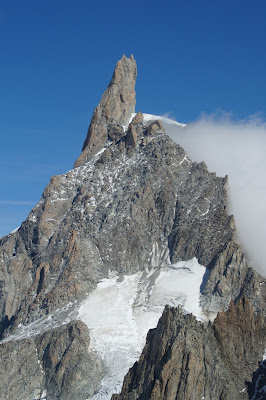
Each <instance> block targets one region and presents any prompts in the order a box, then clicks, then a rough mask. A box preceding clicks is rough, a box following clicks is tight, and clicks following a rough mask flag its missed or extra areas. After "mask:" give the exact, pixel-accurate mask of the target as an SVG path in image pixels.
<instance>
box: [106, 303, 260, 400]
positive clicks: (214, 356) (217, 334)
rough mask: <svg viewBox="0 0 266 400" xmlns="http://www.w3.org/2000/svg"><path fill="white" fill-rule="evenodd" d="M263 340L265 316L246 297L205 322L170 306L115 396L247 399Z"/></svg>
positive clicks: (124, 398)
mask: <svg viewBox="0 0 266 400" xmlns="http://www.w3.org/2000/svg"><path fill="white" fill-rule="evenodd" d="M265 339H266V333H265V321H264V318H263V317H262V316H261V315H256V314H255V312H254V310H253V307H252V305H251V304H250V303H249V302H248V301H247V299H245V298H243V299H241V300H240V301H239V302H238V303H237V304H236V305H234V304H233V303H231V304H230V307H229V309H228V311H227V312H221V313H219V314H218V316H217V318H216V319H215V321H214V323H213V324H209V325H207V326H206V325H203V324H202V323H200V322H198V321H196V318H195V317H193V316H192V315H184V314H183V312H182V310H181V309H176V308H170V307H166V309H165V311H164V313H163V315H162V317H161V319H160V321H159V323H158V326H157V328H156V329H153V330H151V331H150V332H149V333H148V336H147V341H146V345H145V347H144V350H143V352H142V354H141V356H140V360H139V361H138V362H136V363H135V364H134V366H133V367H132V368H131V370H130V371H129V373H128V374H127V376H126V377H125V380H124V384H123V389H122V392H121V394H120V395H113V396H112V400H129V399H130V400H137V399H138V400H144V399H154V400H162V399H164V400H174V399H180V400H199V399H205V400H214V399H220V400H231V399H235V400H241V399H248V392H247V388H246V386H245V383H246V380H249V379H250V378H251V376H252V372H253V370H254V368H256V364H257V360H258V359H259V358H260V357H261V345H262V344H263V343H264V342H265Z"/></svg>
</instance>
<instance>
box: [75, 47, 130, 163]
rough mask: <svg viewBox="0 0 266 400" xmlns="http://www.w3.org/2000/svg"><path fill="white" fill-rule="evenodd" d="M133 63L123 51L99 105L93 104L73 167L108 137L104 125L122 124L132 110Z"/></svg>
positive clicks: (106, 126)
mask: <svg viewBox="0 0 266 400" xmlns="http://www.w3.org/2000/svg"><path fill="white" fill-rule="evenodd" d="M136 77H137V65H136V61H135V60H134V57H133V55H131V56H130V57H129V58H127V57H126V56H125V55H123V57H122V58H121V60H119V61H118V62H117V64H116V67H115V71H114V74H113V77H112V79H111V82H110V83H109V85H108V87H107V89H106V90H105V92H104V94H103V96H102V98H101V101H100V103H99V105H98V106H97V107H96V108H95V110H94V113H93V116H92V120H91V123H90V126H89V129H88V133H87V137H86V140H85V142H84V145H83V148H82V153H81V154H80V156H79V158H78V159H77V161H76V163H75V166H74V167H79V166H80V165H83V164H85V163H86V161H87V160H88V159H89V158H90V157H91V156H92V155H94V154H95V153H97V151H99V150H100V149H101V148H102V146H103V145H104V143H105V142H106V141H107V139H108V128H110V126H112V125H117V124H119V125H126V124H128V122H129V119H130V116H131V114H132V113H134V112H135V104H136V100H135V96H136V93H135V83H136Z"/></svg>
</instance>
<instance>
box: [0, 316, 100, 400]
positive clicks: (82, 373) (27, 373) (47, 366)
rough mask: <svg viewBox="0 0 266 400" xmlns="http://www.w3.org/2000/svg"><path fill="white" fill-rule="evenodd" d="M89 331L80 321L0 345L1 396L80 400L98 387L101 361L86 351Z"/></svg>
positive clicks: (91, 393)
mask: <svg viewBox="0 0 266 400" xmlns="http://www.w3.org/2000/svg"><path fill="white" fill-rule="evenodd" d="M89 342H90V339H89V332H88V328H87V326H86V325H85V324H84V323H83V322H81V321H73V322H70V323H69V324H67V325H63V326H61V327H60V328H57V329H52V330H49V331H47V332H45V333H44V334H40V335H37V336H35V337H30V338H28V339H23V340H12V341H9V342H6V343H2V344H1V345H0V358H1V364H2V365H3V366H4V367H5V368H1V372H0V377H1V379H0V398H1V399H3V400H4V399H5V400H15V399H31V400H32V399H36V400H37V399H40V398H48V399H49V400H56V399H64V400H71V399H73V394H75V399H77V400H83V399H87V398H88V397H90V396H92V395H93V394H94V392H96V391H97V389H99V387H100V380H101V377H102V375H103V366H102V363H101V360H99V359H98V358H97V356H96V355H94V354H92V353H89V351H88V347H89Z"/></svg>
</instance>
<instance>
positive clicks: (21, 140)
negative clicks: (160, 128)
mask: <svg viewBox="0 0 266 400" xmlns="http://www.w3.org/2000/svg"><path fill="white" fill-rule="evenodd" d="M265 21H266V1H265V0H252V1H251V0H250V1H247V0H242V1H241V0H239V1H238V0H230V1H228V0H223V1H214V0H212V1H204V0H202V1H199V0H193V1H189V0H188V1H178V0H176V1H168V0H166V1H164V2H161V1H160V2H158V1H134V2H126V1H113V2H111V1H100V2H96V1H93V2H92V1H89V0H86V1H85V0H75V1H74V0H72V1H69V0H31V1H28V0H23V1H21V0H15V1H12V0H9V1H6V0H5V1H4V0H0V38H1V39H0V46H1V48H0V51H1V53H0V57H1V62H0V82H1V87H0V132H1V146H0V165H1V170H0V171H1V172H0V188H1V190H0V236H2V235H4V234H7V233H8V232H9V231H10V230H12V229H14V228H16V227H17V226H19V225H20V224H21V222H22V221H23V220H24V219H25V218H26V217H27V215H28V213H29V211H30V209H31V208H32V207H33V206H34V204H35V203H37V201H38V200H39V198H40V196H41V194H42V191H43V190H44V188H45V186H46V184H47V183H48V182H49V179H50V177H51V176H52V175H55V174H60V173H64V172H66V171H67V170H69V169H71V168H72V166H73V164H74V161H75V160H76V158H77V157H78V155H79V153H80V151H81V147H82V144H83V141H84V139H85V136H86V131H87V128H88V125H89V122H90V118H91V115H92V112H93V110H94V108H95V106H96V105H97V104H98V102H99V100H100V98H101V95H102V93H103V91H104V90H105V88H106V86H107V84H108V83H109V80H110V78H111V76H112V72H113V69H114V67H115V64H116V61H117V60H118V59H119V58H121V57H122V55H123V54H124V53H125V54H126V55H127V56H129V55H130V54H131V53H132V54H133V55H134V57H135V59H136V61H137V65H138V78H137V86H136V90H137V107H136V108H137V110H141V111H143V112H148V113H154V114H164V113H170V115H172V116H173V117H175V118H176V120H177V121H180V122H190V121H193V120H195V119H196V118H198V117H199V115H200V114H201V113H202V112H205V113H208V114H209V113H213V112H216V111H217V110H218V109H223V110H224V111H227V112H231V113H232V114H233V116H234V118H236V119H242V118H245V117H247V116H248V115H250V114H254V113H257V112H260V113H262V117H265V113H266V104H265V93H266V78H265V66H266V48H265V47H266V45H265V43H266V24H265ZM12 202H13V203H12ZM23 202H26V203H27V204H23Z"/></svg>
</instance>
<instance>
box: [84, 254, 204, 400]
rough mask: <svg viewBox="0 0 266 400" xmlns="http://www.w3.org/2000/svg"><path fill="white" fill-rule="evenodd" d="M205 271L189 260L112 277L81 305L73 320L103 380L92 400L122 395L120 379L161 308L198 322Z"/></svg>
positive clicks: (195, 261)
mask: <svg viewBox="0 0 266 400" xmlns="http://www.w3.org/2000/svg"><path fill="white" fill-rule="evenodd" d="M204 272H205V267H203V266H202V265H200V264H199V263H198V262H197V260H196V259H195V258H194V259H193V260H190V261H181V262H179V263H177V264H175V265H171V266H165V267H161V268H149V269H146V270H145V271H143V272H138V273H136V274H134V275H130V276H125V277H123V278H122V279H119V277H118V276H117V275H116V274H114V275H113V276H112V275H111V276H110V278H109V279H104V280H103V281H102V282H100V283H99V284H98V286H97V288H96V289H95V290H94V291H93V292H92V293H91V295H90V296H89V297H88V299H87V300H85V301H84V302H83V303H82V305H81V307H80V310H79V315H78V318H79V319H81V320H82V321H83V322H85V323H86V324H87V326H88V328H89V329H90V337H91V343H90V350H91V351H95V352H97V354H98V355H99V356H100V357H101V358H102V360H103V362H104V364H105V367H106V370H107V374H106V376H105V377H104V379H103V380H102V382H101V385H102V387H101V390H100V392H99V393H97V394H96V395H95V396H94V397H93V400H100V399H101V400H107V399H110V398H111V395H112V394H113V393H115V392H118V391H120V390H121V386H122V383H123V378H124V376H125V374H126V373H127V371H128V370H129V368H130V367H131V366H132V365H133V364H134V362H135V361H136V360H138V358H139V356H140V354H141V351H142V349H143V347H144V344H145V338H146V335H147V332H148V330H149V329H151V328H154V327H156V325H157V322H158V320H159V318H160V316H161V314H162V311H163V309H164V306H165V305H166V304H169V305H171V306H178V305H182V306H183V307H184V309H185V310H186V311H187V312H190V313H193V314H194V315H195V316H196V317H197V318H198V319H199V320H202V321H204V316H203V314H202V310H201V307H200V304H199V297H200V285H201V283H202V279H203V275H204Z"/></svg>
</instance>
